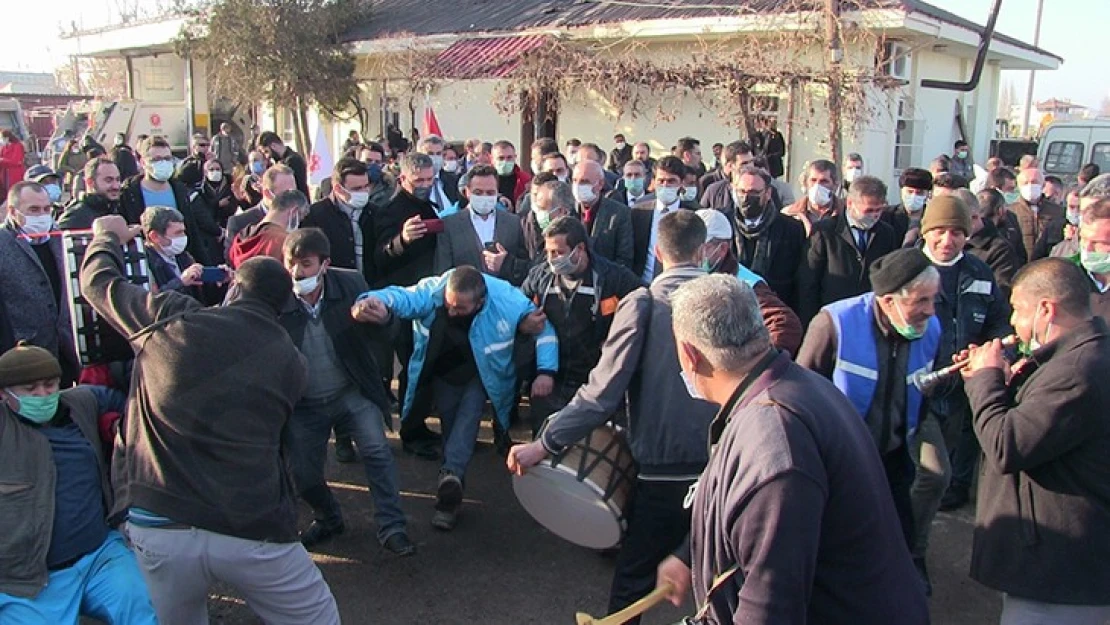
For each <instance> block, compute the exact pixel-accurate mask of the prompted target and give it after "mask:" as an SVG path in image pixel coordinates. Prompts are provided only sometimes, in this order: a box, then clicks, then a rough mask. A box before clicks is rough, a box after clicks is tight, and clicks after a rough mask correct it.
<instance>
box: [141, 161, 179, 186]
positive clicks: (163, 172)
mask: <svg viewBox="0 0 1110 625" xmlns="http://www.w3.org/2000/svg"><path fill="white" fill-rule="evenodd" d="M147 173H149V174H150V177H151V178H154V179H155V180H157V181H158V182H165V181H167V180H169V179H170V178H171V177H172V176H173V163H171V162H169V161H155V162H153V163H151V164H150V166H149V167H148V168H147Z"/></svg>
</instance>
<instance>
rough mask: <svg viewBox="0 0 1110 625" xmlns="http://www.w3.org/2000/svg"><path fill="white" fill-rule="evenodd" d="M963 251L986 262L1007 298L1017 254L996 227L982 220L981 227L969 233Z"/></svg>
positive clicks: (1016, 262) (1015, 270)
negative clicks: (973, 232)
mask: <svg viewBox="0 0 1110 625" xmlns="http://www.w3.org/2000/svg"><path fill="white" fill-rule="evenodd" d="M964 252H966V253H968V254H971V255H972V256H974V257H976V258H978V259H979V260H981V261H983V262H984V263H986V264H987V266H988V267H990V268H991V271H992V272H993V273H994V281H995V282H996V283H997V284H998V288H1000V289H1002V292H1003V294H1004V296H1005V298H1006V299H1007V300H1009V299H1010V286H1011V285H1012V284H1013V282H1014V274H1015V273H1017V270H1018V266H1019V265H1018V260H1017V255H1016V254H1015V253H1014V248H1013V247H1012V246H1011V245H1010V244H1009V243H1008V242H1006V239H1004V238H1003V237H1002V234H1001V233H1000V232H999V231H998V227H997V226H995V225H994V224H993V223H990V222H989V221H987V220H983V228H982V229H981V230H980V231H979V232H976V233H975V234H973V235H971V236H970V237H968V239H967V245H965V246H964Z"/></svg>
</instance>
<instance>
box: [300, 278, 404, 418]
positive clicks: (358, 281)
mask: <svg viewBox="0 0 1110 625" xmlns="http://www.w3.org/2000/svg"><path fill="white" fill-rule="evenodd" d="M369 290H370V287H369V286H367V284H366V281H365V280H363V279H362V276H360V275H358V272H357V271H352V270H350V269H339V268H336V267H329V268H328V270H327V272H326V273H324V293H323V294H322V295H321V298H320V299H321V305H320V315H321V316H322V318H323V321H324V328H325V330H327V334H328V338H330V339H331V341H332V346H333V347H335V354H336V356H338V358H339V361H340V362H341V363H342V365H343V368H344V370H346V372H347V377H348V378H350V379H351V381H352V382H354V384H355V386H357V387H358V390H359V392H360V393H362V395H363V396H364V397H366V399H369V400H370V401H372V402H374V405H376V406H377V407H378V408H379V409H380V410H381V411H382V416H383V418H385V419H389V418H390V417H389V415H390V407H389V398H388V397H386V395H385V388H384V387H383V386H382V376H381V369H380V368H379V367H378V364H377V363H376V362H375V361H374V356H373V355H374V354H377V353H379V352H381V351H382V347H381V346H382V345H383V344H391V343H392V337H391V336H390V332H389V326H376V325H374V324H370V323H358V322H357V321H355V320H354V319H353V318H352V317H351V307H352V306H354V304H355V300H357V299H358V297H359V296H360V295H362V294H363V293H365V292H366V291H369ZM279 322H280V323H281V325H282V327H284V328H285V330H286V331H287V332H288V333H289V338H291V339H292V340H293V344H294V345H296V346H297V349H300V348H301V345H302V344H303V343H304V330H305V326H306V325H308V311H306V310H305V307H304V304H302V303H301V301H300V300H299V299H297V298H290V299H289V302H288V303H287V304H286V305H285V308H284V309H283V310H282V312H281V317H280V318H279ZM390 364H392V363H390ZM387 424H389V423H388V422H387ZM389 425H391V424H389ZM391 429H392V428H391Z"/></svg>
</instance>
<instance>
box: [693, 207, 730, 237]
mask: <svg viewBox="0 0 1110 625" xmlns="http://www.w3.org/2000/svg"><path fill="white" fill-rule="evenodd" d="M698 217H701V220H702V221H704V222H705V242H706V243H708V242H710V241H712V240H714V239H725V240H730V239H732V226H730V225H728V217H725V214H724V213H722V212H721V211H719V210H715V209H712V208H703V209H701V210H699V211H698Z"/></svg>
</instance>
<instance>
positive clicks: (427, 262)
mask: <svg viewBox="0 0 1110 625" xmlns="http://www.w3.org/2000/svg"><path fill="white" fill-rule="evenodd" d="M414 215H420V218H421V219H439V215H438V214H437V213H436V209H435V206H434V205H433V204H432V203H431V202H428V201H427V200H420V199H417V198H416V196H414V195H413V194H411V193H409V192H408V191H406V190H404V189H401V188H398V189H397V195H395V196H393V199H392V200H391V201H390V202H389V204H386V205H385V206H384V207H382V209H381V210H379V211H374V214H373V215H372V217H373V220H374V230H376V231H377V233H378V240H377V243H376V244H375V245H374V247H373V255H374V264H375V266H376V267H377V270H378V282H379V283H380V284H382V285H385V286H412V285H414V284H416V283H417V282H419V281H420V280H422V279H423V278H427V277H428V276H430V275H432V273H433V271H432V268H433V266H434V261H435V255H436V240H437V239H438V238H439V236H438V235H435V234H426V235H424V236H423V237H421V238H420V239H417V240H415V241H413V242H412V243H409V244H406V243H405V242H404V241H403V240H402V239H401V228H402V227H403V226H404V224H405V222H406V221H408V220H409V219H410V218H412V217H413V216H414ZM363 253H364V254H365V253H366V252H365V251H364V252H363Z"/></svg>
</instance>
